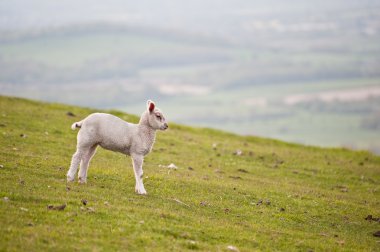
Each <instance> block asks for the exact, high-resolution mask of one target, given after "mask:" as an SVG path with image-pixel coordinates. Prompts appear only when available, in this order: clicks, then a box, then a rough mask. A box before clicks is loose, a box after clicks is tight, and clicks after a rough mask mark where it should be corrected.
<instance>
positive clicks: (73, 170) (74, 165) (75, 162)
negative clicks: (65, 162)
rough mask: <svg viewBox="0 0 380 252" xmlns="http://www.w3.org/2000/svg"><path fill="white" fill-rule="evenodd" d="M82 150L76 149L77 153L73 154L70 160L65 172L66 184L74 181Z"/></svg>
mask: <svg viewBox="0 0 380 252" xmlns="http://www.w3.org/2000/svg"><path fill="white" fill-rule="evenodd" d="M82 156H83V150H82V149H80V148H77V151H76V152H75V153H74V155H73V158H72V159H71V164H70V169H69V170H68V171H67V182H72V181H74V179H75V174H76V173H77V170H78V167H79V164H80V162H81V160H82Z"/></svg>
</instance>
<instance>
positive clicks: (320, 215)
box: [0, 97, 380, 251]
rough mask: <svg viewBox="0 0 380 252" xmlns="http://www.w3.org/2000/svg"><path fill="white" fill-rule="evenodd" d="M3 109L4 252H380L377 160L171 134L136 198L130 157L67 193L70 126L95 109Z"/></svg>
mask: <svg viewBox="0 0 380 252" xmlns="http://www.w3.org/2000/svg"><path fill="white" fill-rule="evenodd" d="M158 106H159V104H158ZM0 108H1V114H0V129H1V134H0V165H1V166H0V167H1V168H0V233H1V235H0V251H16V250H17V251H46V250H54V251H57V250H58V251H63V250H65V251H114V250H119V251H126V250H129V251H142V250H146V251H150V250H155V251H173V250H174V251H186V250H200V251H227V250H228V246H234V247H236V248H237V249H239V250H240V251H252V250H278V251H285V250H299V251H322V250H325V251H326V250H328V251H336V250H345V251H355V250H361V251H378V250H379V249H380V238H377V237H374V236H373V233H374V232H375V231H378V230H380V225H379V222H376V221H369V220H365V217H367V216H368V215H370V214H371V215H373V217H380V192H379V189H380V183H379V179H380V158H379V157H377V156H373V155H371V154H370V153H368V152H353V151H349V150H345V149H321V148H314V147H305V146H301V145H294V144H288V143H284V142H279V141H274V140H268V139H262V138H256V137H241V136H236V135H232V134H228V133H224V132H220V131H215V130H210V129H198V128H190V127H185V126H179V125H170V126H171V127H170V130H169V131H167V132H159V134H158V135H157V141H156V144H155V146H154V150H153V152H152V153H151V154H150V155H148V156H147V158H146V162H145V166H144V172H145V173H144V176H145V180H144V181H145V188H146V189H147V191H148V195H147V196H139V195H136V194H135V193H134V177H133V171H132V167H131V162H130V159H129V158H126V157H125V156H123V155H121V154H116V153H112V152H109V151H104V150H102V149H98V152H97V154H96V155H95V157H94V159H93V161H92V163H91V164H90V170H89V177H88V183H87V184H86V185H78V184H77V183H70V184H66V180H65V174H66V171H67V169H68V166H69V163H70V159H71V155H72V154H73V152H74V150H75V144H76V143H75V142H76V132H73V131H72V130H71V129H70V125H71V124H72V123H73V122H74V121H77V120H80V119H81V118H83V117H85V116H86V115H88V114H89V113H91V112H94V111H93V110H91V109H85V108H79V107H71V106H65V105H58V104H45V103H39V102H34V101H28V100H23V99H18V98H9V97H0ZM141 108H142V110H143V109H144V103H142V105H141ZM162 109H163V110H165V108H164V107H163V108H162ZM67 112H72V113H73V114H74V115H75V117H73V116H69V115H68V114H67ZM109 112H110V113H113V114H115V115H117V116H120V117H121V118H123V119H125V120H128V121H134V122H136V121H137V119H138V118H137V117H135V116H131V115H127V114H124V113H120V112H117V111H109ZM213 145H214V146H215V145H216V148H213ZM238 149H239V150H241V151H242V155H234V154H233V153H234V152H235V151H236V150H238ZM170 163H174V164H175V165H177V166H178V169H177V170H169V169H168V168H166V167H165V166H167V165H169V164H170ZM85 201H86V202H87V204H86V205H84V204H83V202H85ZM63 204H66V208H65V209H64V210H55V209H48V205H53V206H54V207H56V206H60V205H63Z"/></svg>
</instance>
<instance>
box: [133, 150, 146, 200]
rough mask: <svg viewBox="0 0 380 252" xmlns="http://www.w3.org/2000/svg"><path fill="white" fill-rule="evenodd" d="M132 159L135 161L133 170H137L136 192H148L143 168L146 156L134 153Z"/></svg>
mask: <svg viewBox="0 0 380 252" xmlns="http://www.w3.org/2000/svg"><path fill="white" fill-rule="evenodd" d="M132 161H133V170H134V171H135V177H136V187H135V192H136V193H138V194H146V191H145V188H144V184H143V170H142V165H143V162H144V156H142V155H132Z"/></svg>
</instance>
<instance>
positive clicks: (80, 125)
mask: <svg viewBox="0 0 380 252" xmlns="http://www.w3.org/2000/svg"><path fill="white" fill-rule="evenodd" d="M82 124H83V121H80V122H75V123H73V125H71V129H72V130H75V129H77V128H81V127H82Z"/></svg>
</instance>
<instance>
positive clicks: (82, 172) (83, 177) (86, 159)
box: [78, 145, 97, 184]
mask: <svg viewBox="0 0 380 252" xmlns="http://www.w3.org/2000/svg"><path fill="white" fill-rule="evenodd" d="M96 147H97V146H96V145H94V146H92V147H91V148H90V149H89V150H88V151H87V152H86V153H85V154H84V155H83V157H82V162H81V163H80V169H79V173H78V182H79V183H81V184H84V183H86V182H87V170H88V165H89V163H90V161H91V158H92V157H93V156H94V154H95V151H96Z"/></svg>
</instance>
